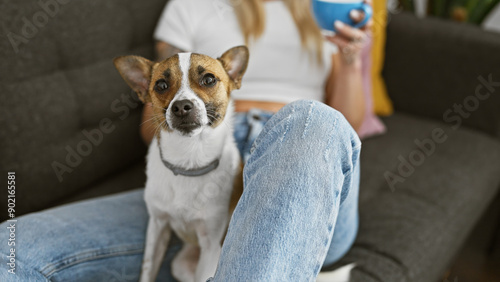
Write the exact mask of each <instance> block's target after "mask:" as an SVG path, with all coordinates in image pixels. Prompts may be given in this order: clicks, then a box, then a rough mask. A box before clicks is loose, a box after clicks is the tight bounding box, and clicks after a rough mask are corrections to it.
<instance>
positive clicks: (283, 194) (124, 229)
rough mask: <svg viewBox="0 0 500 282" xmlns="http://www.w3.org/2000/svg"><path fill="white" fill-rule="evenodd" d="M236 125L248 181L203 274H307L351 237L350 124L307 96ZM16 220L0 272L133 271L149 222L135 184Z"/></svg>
mask: <svg viewBox="0 0 500 282" xmlns="http://www.w3.org/2000/svg"><path fill="white" fill-rule="evenodd" d="M235 128H236V130H235V137H236V140H237V143H238V146H239V148H240V150H241V153H242V156H243V157H244V158H245V160H247V161H246V166H245V169H244V185H245V186H244V187H245V188H244V192H243V195H242V197H241V199H240V201H239V203H238V206H237V207H236V210H235V212H234V214H233V217H232V219H231V223H230V225H229V230H228V234H227V236H226V239H225V242H224V245H223V248H222V254H221V258H220V260H219V265H218V268H217V272H216V273H215V276H214V277H213V278H211V279H210V280H211V281H314V279H315V277H316V275H317V274H318V272H319V271H320V269H321V267H322V265H328V264H331V263H334V262H335V261H337V260H338V259H339V258H341V257H342V256H343V255H344V254H345V253H346V252H347V251H348V250H349V248H350V247H351V245H352V243H353V241H354V239H355V237H356V233H357V229H358V210H357V209H358V207H357V205H358V190H359V153H360V148H361V143H360V141H359V139H358V137H357V135H356V133H355V132H354V130H353V129H352V128H351V126H350V125H349V124H348V123H347V121H346V120H345V118H344V117H343V116H342V114H340V113H339V112H337V111H335V110H333V109H332V108H330V107H328V106H326V105H324V104H322V103H319V102H313V101H298V102H294V103H291V104H289V105H287V106H285V107H284V108H283V109H282V110H280V111H279V112H278V113H276V114H275V115H271V114H270V113H265V112H262V111H259V110H252V111H250V112H249V113H246V114H237V116H236V118H235ZM255 138H256V139H255ZM254 139H255V141H254ZM250 151H251V153H250ZM17 220H18V221H17V225H16V253H15V254H16V274H15V275H14V274H9V273H8V272H7V262H8V261H7V255H8V254H9V249H10V248H11V247H9V246H7V239H8V236H9V233H8V229H7V227H8V226H9V223H8V222H3V223H2V224H1V225H0V238H1V240H3V242H4V243H1V245H0V252H1V259H0V260H1V267H0V281H137V279H138V277H139V274H140V269H141V260H142V255H143V248H144V240H145V233H146V225H147V222H148V214H147V211H146V207H145V204H144V201H143V190H142V189H140V190H136V191H132V192H125V193H121V194H118V195H113V196H107V197H102V198H98V199H92V200H87V201H83V202H79V203H75V204H69V205H65V206H61V207H57V208H53V209H49V210H46V211H43V212H38V213H33V214H29V215H26V216H22V217H19V218H18V219H17ZM181 244H182V243H181V242H180V241H179V240H178V239H177V238H175V237H174V239H172V241H171V242H170V247H169V248H168V251H167V254H166V255H165V259H164V262H163V265H162V267H161V270H160V273H159V276H158V279H157V280H158V281H174V280H173V278H172V277H171V274H170V262H171V260H172V258H173V257H174V256H175V254H176V252H177V251H179V249H180V246H181ZM207 278H208V277H207Z"/></svg>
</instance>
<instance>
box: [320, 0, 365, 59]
mask: <svg viewBox="0 0 500 282" xmlns="http://www.w3.org/2000/svg"><path fill="white" fill-rule="evenodd" d="M364 2H365V3H366V4H368V5H370V6H371V5H372V0H365V1H364ZM350 16H351V18H352V19H353V20H354V21H355V22H361V21H362V20H363V19H364V17H365V15H364V13H363V12H360V11H359V10H352V11H351V13H350ZM372 24H373V20H372V19H370V20H369V21H368V23H367V24H366V25H365V26H363V27H362V28H354V27H351V26H349V25H347V24H345V23H342V22H340V21H335V30H336V31H337V33H336V34H335V35H334V36H325V37H326V39H328V40H329V41H330V42H332V43H334V44H335V45H337V46H338V48H339V53H340V57H341V58H342V60H341V61H342V63H344V64H347V65H351V64H353V63H356V62H359V63H360V62H361V50H362V49H363V46H364V44H365V42H366V38H367V37H368V34H369V32H370V28H371V26H372Z"/></svg>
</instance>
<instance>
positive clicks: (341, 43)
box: [327, 36, 351, 49]
mask: <svg viewBox="0 0 500 282" xmlns="http://www.w3.org/2000/svg"><path fill="white" fill-rule="evenodd" d="M327 39H328V40H329V41H330V42H332V43H333V44H335V45H337V47H338V48H339V49H344V48H346V47H347V46H349V44H350V43H351V41H349V40H346V39H345V38H342V37H339V36H334V37H327Z"/></svg>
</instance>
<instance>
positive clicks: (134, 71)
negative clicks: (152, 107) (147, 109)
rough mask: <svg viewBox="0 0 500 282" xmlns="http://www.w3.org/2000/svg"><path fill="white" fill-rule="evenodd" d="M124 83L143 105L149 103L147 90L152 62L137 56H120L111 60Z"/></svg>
mask: <svg viewBox="0 0 500 282" xmlns="http://www.w3.org/2000/svg"><path fill="white" fill-rule="evenodd" d="M113 62H114V64H115V67H116V68H117V69H118V71H119V72H120V75H121V76H122V77H123V79H124V80H125V82H127V84H128V85H129V86H130V88H132V89H133V90H134V91H135V92H136V93H137V95H138V96H139V99H141V101H142V102H143V103H147V102H151V98H150V97H149V93H148V88H149V82H150V80H151V69H152V67H153V65H154V62H151V61H150V60H148V59H145V58H143V57H139V56H122V57H118V58H115V59H114V60H113Z"/></svg>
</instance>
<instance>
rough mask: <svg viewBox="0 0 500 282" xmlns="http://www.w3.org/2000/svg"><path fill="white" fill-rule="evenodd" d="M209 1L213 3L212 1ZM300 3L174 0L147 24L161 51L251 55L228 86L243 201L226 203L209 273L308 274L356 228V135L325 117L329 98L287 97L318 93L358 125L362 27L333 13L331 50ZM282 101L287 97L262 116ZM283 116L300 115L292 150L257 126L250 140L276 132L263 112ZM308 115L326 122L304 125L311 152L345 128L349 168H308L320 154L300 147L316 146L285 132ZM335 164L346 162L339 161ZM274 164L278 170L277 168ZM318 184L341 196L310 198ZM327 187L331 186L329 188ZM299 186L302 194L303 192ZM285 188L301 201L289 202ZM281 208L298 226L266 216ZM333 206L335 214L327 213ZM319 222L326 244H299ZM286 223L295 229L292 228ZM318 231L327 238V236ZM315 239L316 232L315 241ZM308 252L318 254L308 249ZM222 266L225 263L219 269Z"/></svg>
mask: <svg viewBox="0 0 500 282" xmlns="http://www.w3.org/2000/svg"><path fill="white" fill-rule="evenodd" d="M216 3H218V4H219V5H214V4H216ZM231 3H232V5H231V6H229V4H231ZM224 5H226V6H224ZM308 5H309V1H300V0H287V1H262V0H253V1H241V0H240V1H232V2H223V1H206V0H183V1H173V2H171V3H170V4H168V5H167V7H166V9H165V11H164V13H163V15H162V18H161V19H160V22H159V24H158V26H157V29H156V32H155V38H156V39H157V40H158V42H157V44H156V50H157V54H158V56H159V59H160V60H162V59H165V58H167V57H169V56H171V55H173V54H175V53H178V52H181V51H189V52H196V53H203V54H208V55H211V56H214V57H216V56H219V55H220V54H222V53H223V51H224V50H226V49H229V48H231V47H233V46H237V45H242V44H245V43H246V44H247V45H248V46H249V48H250V63H249V66H248V69H247V72H246V74H245V76H244V78H243V81H242V89H240V90H238V91H235V92H233V94H232V95H233V99H234V100H235V110H236V112H238V114H237V115H236V120H235V138H236V141H237V144H238V147H239V149H240V152H241V154H242V157H243V159H244V160H245V161H246V163H247V164H246V168H245V179H246V180H248V181H246V183H245V184H246V185H245V189H244V190H245V194H244V195H243V200H242V202H240V204H239V207H238V209H237V210H236V212H235V217H233V221H232V223H231V228H230V232H229V235H228V237H227V238H226V243H225V244H227V245H228V246H230V247H226V248H224V249H223V259H222V260H221V264H219V270H218V273H217V275H216V277H215V279H216V280H217V279H218V281H238V280H244V281H280V280H283V277H289V279H285V280H288V281H302V280H311V277H314V276H315V274H317V271H319V267H320V266H321V265H322V264H323V263H325V264H331V263H333V262H335V261H337V260H338V259H339V258H340V257H341V256H342V255H344V254H345V252H346V251H347V250H348V249H349V247H350V246H351V244H352V242H353V241H354V237H355V235H356V230H357V190H358V187H357V185H358V182H357V181H358V177H359V175H358V173H359V172H358V171H357V169H358V167H357V166H354V165H355V164H357V154H358V153H359V145H357V144H359V141H357V140H356V138H355V137H352V135H354V134H353V133H351V132H350V131H349V128H348V125H347V124H343V123H342V122H341V121H343V119H342V118H335V117H331V116H330V115H335V114H336V113H335V112H334V111H333V110H331V109H328V107H326V106H322V105H320V104H314V103H310V102H304V101H302V102H295V103H292V104H289V103H291V102H294V101H296V100H300V99H312V100H317V101H323V102H325V103H326V104H328V105H330V106H331V107H332V108H335V109H337V110H338V111H340V112H341V113H342V114H343V115H344V116H345V118H346V119H347V121H348V122H349V123H350V124H351V126H352V127H353V128H354V129H358V128H359V127H360V125H361V122H362V119H363V113H364V103H363V92H362V83H361V59H360V55H359V53H360V50H361V48H362V45H363V39H364V38H365V36H366V34H365V32H364V31H363V30H358V29H355V28H351V27H349V26H346V25H342V24H341V23H340V22H337V23H336V26H335V28H336V30H337V31H338V35H336V36H333V37H327V39H328V40H329V41H330V42H331V43H334V44H336V46H338V49H339V50H340V52H336V48H335V47H334V46H332V45H331V43H330V42H328V43H327V42H326V41H325V40H324V37H323V36H322V35H321V33H320V30H319V29H318V28H317V26H316V25H315V23H314V20H313V18H312V15H311V13H309V6H308ZM360 16H361V15H359V13H358V14H356V13H354V15H353V17H354V18H355V19H358V20H359V19H360ZM332 66H333V67H332ZM285 104H289V106H287V107H285V108H284V109H283V110H282V111H280V112H279V114H278V115H277V116H274V118H273V119H271V117H272V116H273V114H274V113H275V112H278V111H279V110H280V109H282V108H283V107H284V106H285ZM311 109H315V110H317V111H318V112H317V115H310V114H309V110H311ZM301 111H302V112H301ZM322 111H324V113H323V112H322ZM291 112H294V113H295V114H291ZM150 114H151V106H146V107H145V111H144V114H143V121H144V122H143V126H142V128H141V134H142V137H143V139H144V141H145V142H146V143H149V142H150V141H151V139H152V138H153V136H154V132H153V129H154V127H155V126H154V125H152V124H150V123H151V122H149V121H150V120H151V117H150ZM328 117H330V118H328ZM287 118H288V119H291V120H294V121H296V122H290V124H295V125H299V124H300V126H297V127H294V128H290V126H288V130H289V132H288V133H287V135H288V137H289V140H288V142H289V144H288V146H286V148H289V149H287V150H295V154H294V155H293V156H292V157H290V156H289V155H288V154H286V150H285V152H282V151H281V150H280V148H277V147H276V143H277V141H276V140H275V139H273V138H272V137H269V136H267V137H266V134H261V135H260V137H259V138H258V139H257V141H256V142H255V139H256V138H257V137H258V136H259V134H260V133H261V130H262V129H263V128H268V127H269V128H268V129H267V130H275V131H276V133H279V134H283V132H281V131H280V130H279V129H277V128H276V127H278V128H279V125H275V126H274V127H272V126H271V125H270V124H266V122H267V121H268V120H270V119H271V122H270V123H271V124H272V123H273V122H274V123H279V122H280V120H281V119H287ZM311 118H316V119H317V121H319V123H326V125H325V124H322V125H317V124H314V125H312V124H311V125H309V130H310V132H309V133H310V134H311V135H310V136H309V137H308V139H309V141H308V142H310V143H315V146H317V149H318V150H317V151H316V152H317V153H321V154H322V155H323V154H325V153H326V152H325V151H327V149H323V148H322V145H324V142H322V141H326V142H328V139H330V138H329V136H328V135H329V133H330V132H332V131H337V132H335V135H336V137H333V138H338V136H339V135H344V136H343V137H345V139H344V140H346V141H348V142H349V147H351V142H352V143H355V144H356V145H354V146H353V147H351V148H349V149H348V150H347V152H349V153H351V156H350V158H351V160H352V163H351V162H348V163H349V164H350V165H352V166H353V167H352V168H351V169H352V170H353V171H354V173H352V174H351V175H349V173H345V174H344V175H343V176H340V175H337V174H336V173H335V172H332V171H327V170H323V169H317V168H315V169H311V167H310V166H311V165H313V164H318V163H319V162H320V161H319V160H318V157H317V156H313V157H312V158H309V159H308V158H306V157H305V156H304V155H307V154H308V153H310V154H312V155H315V154H314V153H316V152H310V151H308V150H305V151H302V150H300V148H301V147H302V146H303V144H301V142H300V141H297V140H296V139H297V136H294V134H291V133H292V132H295V131H296V132H297V133H299V132H303V131H304V129H303V128H301V126H302V125H303V122H301V120H307V119H311ZM335 119H337V120H339V122H338V124H337V125H336V126H333V127H329V125H328V123H329V122H333V121H332V120H335ZM329 120H330V121H329ZM323 126H326V127H323ZM330 126H331V125H330ZM281 129H282V130H285V129H284V128H281ZM264 130H265V131H266V129H264ZM351 131H352V130H351ZM312 132H315V133H314V134H313V133H312ZM298 135H300V134H298ZM350 135H351V136H350ZM330 140H331V139H330ZM353 140H354V141H353ZM281 142H284V141H283V140H282V141H281ZM342 142H344V141H340V143H339V144H337V146H340V147H341V148H342V149H345V147H344V146H345V145H346V144H344V143H342ZM254 143H256V144H257V145H256V146H255V151H254V152H253V154H250V150H251V147H252V145H253V144H254ZM344 157H346V156H342V154H336V155H334V156H332V159H331V160H332V161H341V162H343V160H341V159H342V158H344ZM306 159H308V160H306ZM287 161H289V162H291V163H293V164H294V167H293V168H292V167H290V166H289V165H287ZM262 167H273V169H272V170H266V171H265V172H264V171H263V169H262ZM344 170H349V168H346V167H345V168H344ZM276 171H280V173H279V174H278V175H276ZM301 172H302V173H305V174H308V176H305V177H304V176H301V177H297V176H298V175H302V173H301ZM314 175H316V176H318V177H317V178H322V177H325V176H326V175H332V176H335V177H336V179H332V182H327V183H319V182H321V181H310V180H311V179H314V178H315V177H314ZM285 179H287V180H288V182H287V181H285ZM339 179H342V182H343V185H340V182H337V181H338V180H339ZM270 183H274V185H273V184H270ZM323 185H326V186H327V187H330V188H331V187H335V186H336V187H339V185H340V186H343V187H342V189H340V190H339V191H340V192H339V191H337V192H339V193H341V194H342V195H341V196H340V197H337V198H336V197H331V194H328V193H327V195H324V200H325V202H323V203H320V201H317V198H318V196H319V195H321V194H323V193H324V192H323V191H320V190H315V189H314V188H312V187H313V186H318V187H323ZM270 186H275V187H270ZM276 186H278V187H281V186H283V187H287V189H284V190H283V191H282V192H283V193H290V192H289V191H288V190H289V189H292V187H297V188H298V187H300V186H304V187H307V189H305V190H306V191H300V190H299V191H294V192H293V193H291V194H288V195H286V196H282V195H269V194H270V193H271V194H272V193H275V192H276ZM349 186H350V187H349ZM334 190H335V188H333V189H331V190H330V192H333V191H334ZM270 191H271V192H270ZM284 191H286V192H284ZM348 192H349V193H348ZM307 195H309V196H310V197H311V198H310V199H309V198H308V197H307ZM294 196H296V197H300V198H302V200H300V201H294V200H293V198H294ZM264 199H266V200H267V201H271V202H272V203H273V207H271V208H270V210H266V211H262V210H260V209H261V208H264V207H263V200H264ZM335 201H339V206H336V208H334V209H332V210H329V209H328V208H327V205H328V203H330V204H333V203H335ZM281 205H289V206H288V208H286V209H284V208H283V207H282V208H277V207H276V206H281ZM304 205H306V206H307V205H319V206H320V207H321V208H319V209H318V210H314V209H311V207H307V208H304ZM339 207H340V208H339ZM290 209H292V210H293V211H290ZM282 213H285V214H286V216H290V218H293V219H294V220H297V221H298V222H300V224H302V226H301V227H300V226H294V224H291V223H290V222H289V221H286V220H285V221H276V220H273V219H272V218H270V217H272V216H276V215H277V214H282ZM332 213H333V214H334V215H332ZM337 214H338V218H337V219H336V220H335V215H337ZM283 216H285V215H283ZM328 217H329V218H328ZM308 218H314V219H315V220H314V223H311V222H310V223H311V224H309V228H310V229H309V230H304V229H308V228H305V226H304V225H305V224H304V222H302V221H300V219H303V220H307V219H308ZM316 222H317V223H316ZM320 222H322V223H323V224H321V223H320ZM327 222H329V223H330V224H331V226H330V227H327V228H326V229H327V231H326V234H330V231H328V230H331V232H333V229H334V230H335V232H334V233H333V234H334V235H333V240H332V243H331V244H330V245H331V247H330V248H327V247H325V246H322V247H319V248H318V249H314V250H311V249H301V248H302V247H305V246H314V245H315V244H318V245H321V243H323V242H324V241H325V240H324V237H323V236H321V235H320V234H321V232H320V230H321V225H323V227H324V226H326V225H327ZM297 224H298V223H297ZM300 224H298V225H300ZM328 228H331V229H328ZM293 229H295V230H296V233H295V232H293V231H292V230H293ZM242 233H243V234H245V235H242ZM294 233H295V236H296V237H295V239H294V240H287V239H286V238H282V237H281V236H287V237H288V236H290V235H292V234H294ZM323 235H324V234H323ZM324 236H325V237H328V238H330V236H329V235H324ZM276 237H278V238H279V239H277V238H276ZM270 238H274V239H275V241H273V240H272V239H271V241H269V240H270ZM313 238H314V239H313ZM316 240H318V241H316ZM321 240H324V241H322V242H320V241H321ZM304 241H308V242H307V243H304ZM326 241H328V242H329V240H326ZM236 246H237V247H236ZM241 248H243V249H246V248H249V249H251V251H245V252H241ZM264 250H265V252H271V253H273V254H272V255H268V256H266V257H265V258H264V257H263V256H262V253H260V252H262V251H264ZM327 250H329V251H328V253H326V251H327ZM323 251H324V252H325V253H323ZM293 254H295V255H297V254H300V255H297V256H296V258H295V259H293V258H290V257H289V256H291V255H293ZM314 256H319V258H317V257H315V258H314V259H313V258H311V257H314ZM325 256H326V258H325ZM245 263H246V264H248V265H249V267H248V268H244V267H242V265H243V264H245ZM221 265H223V266H225V267H222V268H221ZM292 265H302V267H297V268H296V269H295V270H290V271H285V269H287V267H289V266H292ZM256 269H260V271H256ZM308 270H309V271H308ZM292 277H294V278H293V279H292Z"/></svg>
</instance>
